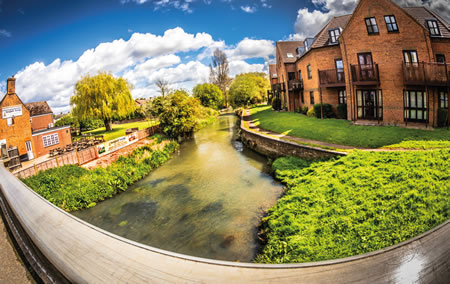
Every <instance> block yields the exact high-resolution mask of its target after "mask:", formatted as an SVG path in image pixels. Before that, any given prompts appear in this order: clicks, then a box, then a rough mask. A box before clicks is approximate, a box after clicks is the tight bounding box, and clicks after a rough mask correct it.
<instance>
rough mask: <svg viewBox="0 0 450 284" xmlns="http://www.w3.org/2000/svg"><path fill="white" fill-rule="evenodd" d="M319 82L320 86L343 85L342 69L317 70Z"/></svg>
mask: <svg viewBox="0 0 450 284" xmlns="http://www.w3.org/2000/svg"><path fill="white" fill-rule="evenodd" d="M319 82H320V86H321V87H344V86H345V75H344V71H343V70H342V71H338V70H337V69H329V70H319Z"/></svg>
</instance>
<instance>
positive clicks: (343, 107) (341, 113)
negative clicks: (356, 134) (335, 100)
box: [337, 104, 347, 119]
mask: <svg viewBox="0 0 450 284" xmlns="http://www.w3.org/2000/svg"><path fill="white" fill-rule="evenodd" d="M337 112H338V118H341V119H347V104H338V106H337Z"/></svg>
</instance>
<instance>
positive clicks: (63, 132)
mask: <svg viewBox="0 0 450 284" xmlns="http://www.w3.org/2000/svg"><path fill="white" fill-rule="evenodd" d="M54 133H58V138H59V144H57V145H52V146H49V147H44V141H43V139H42V137H43V136H47V135H51V134H54ZM33 141H34V143H33V144H34V152H35V153H36V157H40V156H44V155H47V154H48V153H49V152H50V150H53V149H56V148H63V147H66V145H70V144H72V136H71V134H70V128H64V129H58V130H55V131H49V132H46V133H43V134H39V135H35V136H33Z"/></svg>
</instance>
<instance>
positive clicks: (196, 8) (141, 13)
mask: <svg viewBox="0 0 450 284" xmlns="http://www.w3.org/2000/svg"><path fill="white" fill-rule="evenodd" d="M396 1H400V2H401V1H409V2H411V1H413V2H414V1H416V0H396ZM417 1H421V0H417ZM435 1H438V2H440V1H441V0H435ZM443 1H447V0H443ZM356 2H357V0H346V1H340V0H311V1H306V0H95V1H93V0H0V94H1V93H4V91H5V82H6V79H7V78H8V77H10V76H11V75H13V74H15V75H16V77H17V92H18V94H19V96H20V97H21V98H22V99H23V100H24V101H25V102H30V101H38V100H47V101H48V102H49V104H50V106H51V107H52V108H53V109H54V111H55V112H60V111H68V110H69V109H70V107H69V99H70V96H71V95H72V94H73V85H74V84H75V82H76V81H77V80H79V79H80V78H81V77H82V76H83V75H85V74H88V73H89V74H91V75H92V74H95V73H97V72H99V71H110V72H112V73H114V74H115V75H117V76H124V77H125V78H127V79H128V80H129V81H130V82H131V83H132V84H133V85H134V89H133V91H132V93H133V96H134V97H136V98H137V97H149V96H155V95H157V94H158V92H157V90H156V88H155V86H154V81H155V80H156V79H158V78H165V79H168V80H169V82H170V83H171V85H172V87H173V88H186V89H188V90H190V89H191V88H192V87H193V86H194V85H195V84H197V83H201V82H205V81H207V80H208V74H209V70H208V64H209V62H210V55H211V53H212V51H213V50H214V49H215V48H220V49H223V50H225V51H226V53H227V55H228V58H229V60H230V66H231V73H232V75H235V74H238V73H243V72H248V71H266V70H267V62H268V61H270V60H273V56H274V54H275V48H274V44H275V42H276V41H277V40H282V39H288V38H289V37H290V38H291V39H292V38H303V37H305V36H313V35H314V34H315V33H316V32H317V31H318V29H320V28H321V26H323V25H324V24H325V22H326V21H328V20H329V18H330V17H332V16H335V15H339V14H345V13H349V12H351V11H352V10H353V8H354V6H355V4H356ZM430 5H431V4H430ZM305 23H308V25H306V24H305Z"/></svg>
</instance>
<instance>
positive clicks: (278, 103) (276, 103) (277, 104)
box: [272, 97, 281, 111]
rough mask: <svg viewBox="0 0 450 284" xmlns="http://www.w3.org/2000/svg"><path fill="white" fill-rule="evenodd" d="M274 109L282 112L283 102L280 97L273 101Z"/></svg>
mask: <svg viewBox="0 0 450 284" xmlns="http://www.w3.org/2000/svg"><path fill="white" fill-rule="evenodd" d="M272 108H273V110H277V111H278V110H281V100H280V98H278V97H275V98H273V99H272Z"/></svg>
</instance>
